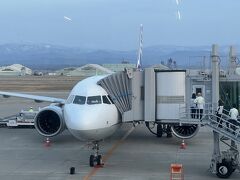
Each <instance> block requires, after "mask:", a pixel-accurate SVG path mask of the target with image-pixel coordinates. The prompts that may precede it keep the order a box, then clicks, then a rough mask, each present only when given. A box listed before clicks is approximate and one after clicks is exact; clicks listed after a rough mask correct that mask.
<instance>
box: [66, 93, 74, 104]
mask: <svg viewBox="0 0 240 180" xmlns="http://www.w3.org/2000/svg"><path fill="white" fill-rule="evenodd" d="M74 97H75V96H74V95H71V96H69V97H68V99H67V101H66V104H71V103H72V102H73V99H74Z"/></svg>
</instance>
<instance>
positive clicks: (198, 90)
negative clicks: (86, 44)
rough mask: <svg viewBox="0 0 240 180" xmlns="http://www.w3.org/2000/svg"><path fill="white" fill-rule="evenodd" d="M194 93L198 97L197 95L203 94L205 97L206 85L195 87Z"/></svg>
mask: <svg viewBox="0 0 240 180" xmlns="http://www.w3.org/2000/svg"><path fill="white" fill-rule="evenodd" d="M192 92H193V93H195V94H196V95H197V93H201V94H202V96H203V97H205V85H193V88H192Z"/></svg>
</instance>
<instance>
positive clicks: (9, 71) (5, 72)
mask: <svg viewBox="0 0 240 180" xmlns="http://www.w3.org/2000/svg"><path fill="white" fill-rule="evenodd" d="M25 75H32V70H31V69H29V68H28V67H26V66H23V65H21V64H12V65H10V66H2V67H0V76H25Z"/></svg>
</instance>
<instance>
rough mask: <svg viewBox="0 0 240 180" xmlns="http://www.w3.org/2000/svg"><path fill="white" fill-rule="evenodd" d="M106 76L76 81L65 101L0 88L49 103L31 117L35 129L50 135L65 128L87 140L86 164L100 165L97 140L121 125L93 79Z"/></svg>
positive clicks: (107, 99) (118, 116) (9, 94)
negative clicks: (90, 146)
mask: <svg viewBox="0 0 240 180" xmlns="http://www.w3.org/2000/svg"><path fill="white" fill-rule="evenodd" d="M104 77H106V76H94V77H90V78H87V79H85V80H83V81H80V82H79V83H77V84H76V85H75V87H74V88H73V89H72V91H71V92H70V95H69V97H68V99H67V100H64V99H59V98H52V97H45V96H35V95H28V94H19V93H9V92H2V91H0V95H3V97H6V98H7V97H10V96H14V97H21V98H27V99H33V100H35V101H36V102H43V101H46V102H51V103H52V104H51V105H50V106H47V107H45V108H42V109H41V110H40V112H39V113H38V114H37V115H36V117H35V123H34V124H35V127H36V129H37V131H38V132H39V133H40V134H41V135H43V136H45V137H53V136H56V135H58V134H59V133H61V132H62V131H63V130H64V129H66V128H67V129H68V130H69V131H70V133H71V134H72V135H73V136H74V137H76V138H78V139H79V140H82V141H91V142H93V144H94V146H93V149H94V150H95V151H96V152H95V154H94V155H91V156H90V160H89V164H90V166H91V167H92V166H94V165H95V164H98V165H100V164H101V163H102V162H101V161H102V157H101V155H99V153H98V151H99V141H101V140H103V139H105V138H106V137H109V136H110V135H112V134H113V133H114V132H115V131H116V130H117V129H118V128H119V126H120V125H121V119H120V113H119V112H118V110H117V108H116V106H115V105H114V104H113V101H112V100H111V98H110V96H109V95H108V94H107V92H106V91H105V90H104V89H103V88H102V87H101V86H99V85H97V82H98V81H99V80H100V79H102V78H104Z"/></svg>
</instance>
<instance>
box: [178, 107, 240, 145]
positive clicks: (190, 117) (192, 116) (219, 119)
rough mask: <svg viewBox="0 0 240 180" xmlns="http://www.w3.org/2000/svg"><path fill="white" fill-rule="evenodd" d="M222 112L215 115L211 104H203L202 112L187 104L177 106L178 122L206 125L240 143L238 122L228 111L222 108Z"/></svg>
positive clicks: (239, 123)
mask: <svg viewBox="0 0 240 180" xmlns="http://www.w3.org/2000/svg"><path fill="white" fill-rule="evenodd" d="M223 112H224V113H222V114H221V115H217V112H216V110H214V108H213V105H212V104H205V107H204V109H203V112H202V113H201V112H200V111H197V110H196V111H194V110H193V109H192V108H190V107H189V106H187V105H186V106H185V107H183V106H181V107H180V106H179V117H180V123H181V122H183V123H187V122H189V123H193V122H195V123H199V124H202V125H207V126H209V127H210V128H211V129H213V130H214V131H216V132H218V133H220V134H222V135H224V136H226V137H228V138H230V139H232V140H234V141H237V142H239V143H240V122H239V121H238V120H232V119H231V117H230V116H229V115H228V114H229V111H227V110H225V109H224V110H223Z"/></svg>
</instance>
